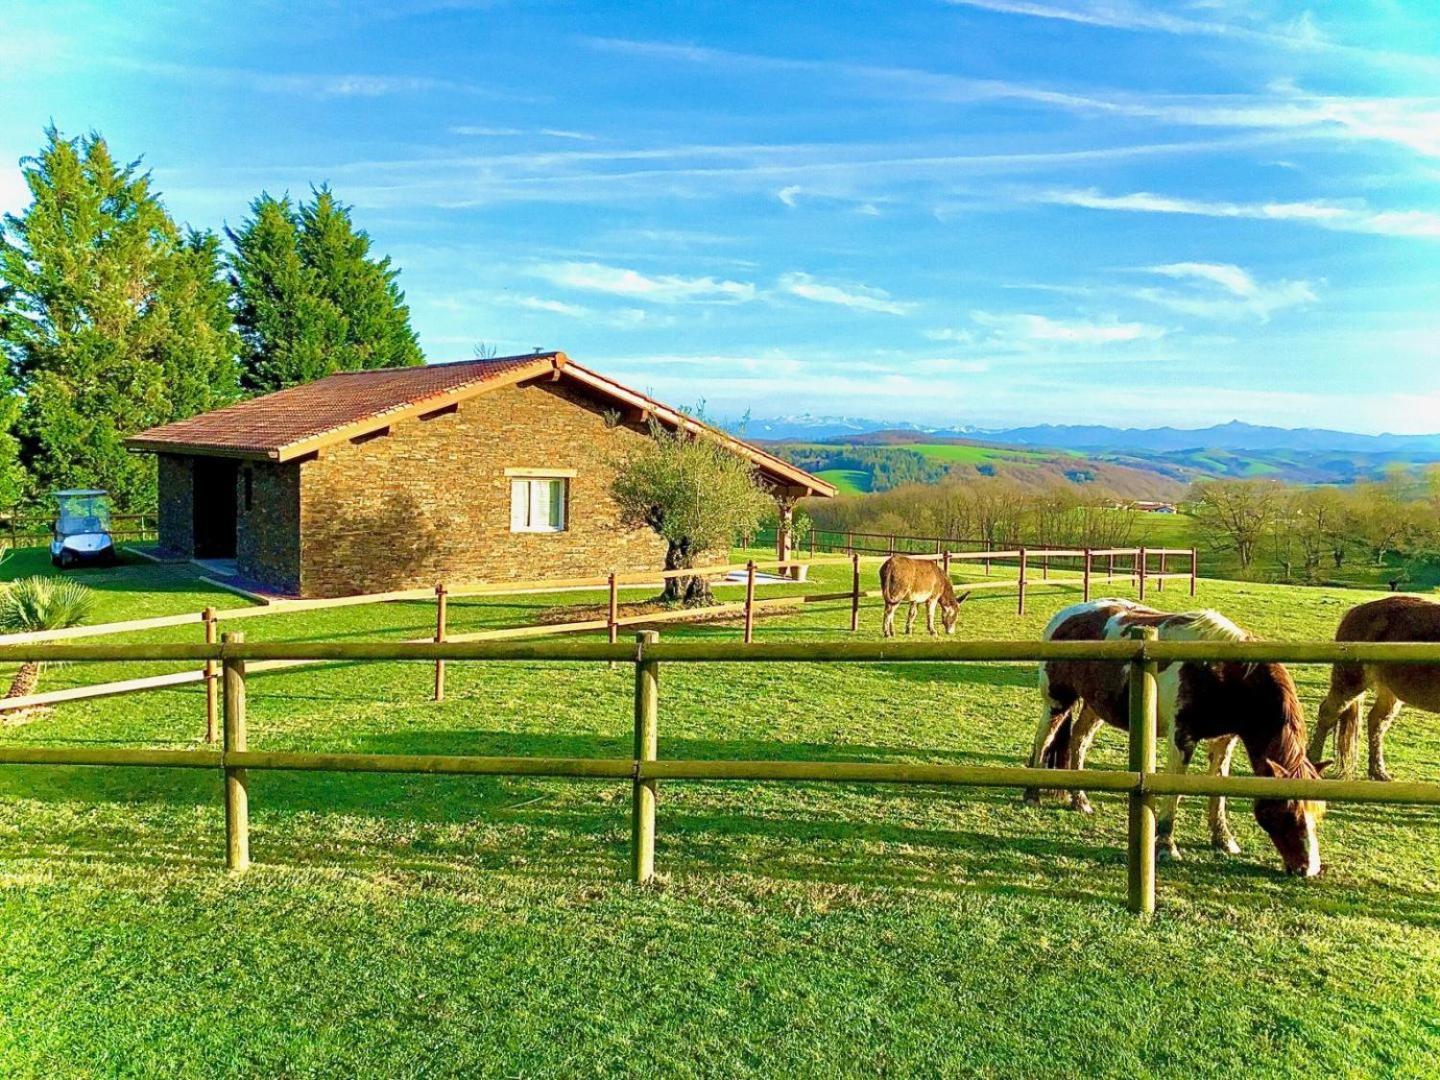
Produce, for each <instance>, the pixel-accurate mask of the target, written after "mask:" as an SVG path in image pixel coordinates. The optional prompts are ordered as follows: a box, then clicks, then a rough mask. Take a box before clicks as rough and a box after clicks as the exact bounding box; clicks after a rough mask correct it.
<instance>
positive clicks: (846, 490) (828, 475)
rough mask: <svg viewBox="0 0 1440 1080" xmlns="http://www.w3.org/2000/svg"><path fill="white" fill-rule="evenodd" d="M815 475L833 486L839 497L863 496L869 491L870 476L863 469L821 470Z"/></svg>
mask: <svg viewBox="0 0 1440 1080" xmlns="http://www.w3.org/2000/svg"><path fill="white" fill-rule="evenodd" d="M815 475H816V476H818V477H819V478H820V479H821V480H824V481H825V482H826V483H830V484H834V485H835V490H837V491H838V492H839V493H840V494H841V495H863V494H865V493H866V492H868V491H869V490H870V484H871V476H870V474H869V473H868V472H866V471H865V470H864V469H821V470H820V471H819V472H817V473H816V474H815Z"/></svg>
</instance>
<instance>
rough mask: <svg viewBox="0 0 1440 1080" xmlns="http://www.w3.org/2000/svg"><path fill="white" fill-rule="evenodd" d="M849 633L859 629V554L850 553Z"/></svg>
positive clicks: (855, 552) (856, 552)
mask: <svg viewBox="0 0 1440 1080" xmlns="http://www.w3.org/2000/svg"><path fill="white" fill-rule="evenodd" d="M850 580H851V585H850V632H851V633H852V634H853V633H855V632H856V631H857V630H859V629H860V553H859V552H858V551H852V552H850Z"/></svg>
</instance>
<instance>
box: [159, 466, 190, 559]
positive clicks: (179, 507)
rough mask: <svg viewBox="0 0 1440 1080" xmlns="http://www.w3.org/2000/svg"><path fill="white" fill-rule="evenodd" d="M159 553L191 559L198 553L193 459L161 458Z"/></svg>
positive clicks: (169, 556)
mask: <svg viewBox="0 0 1440 1080" xmlns="http://www.w3.org/2000/svg"><path fill="white" fill-rule="evenodd" d="M159 459H160V463H159V499H160V539H159V542H158V543H157V544H156V547H157V549H158V551H159V554H160V555H162V556H164V557H166V558H172V559H189V558H191V557H193V556H194V554H195V489H194V480H193V478H192V472H191V462H192V461H193V459H192V458H188V457H178V456H176V455H175V454H160V455H159Z"/></svg>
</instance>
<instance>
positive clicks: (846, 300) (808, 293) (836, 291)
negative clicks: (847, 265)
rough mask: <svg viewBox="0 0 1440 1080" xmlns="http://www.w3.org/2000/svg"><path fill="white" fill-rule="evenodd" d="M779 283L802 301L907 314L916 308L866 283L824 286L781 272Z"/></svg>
mask: <svg viewBox="0 0 1440 1080" xmlns="http://www.w3.org/2000/svg"><path fill="white" fill-rule="evenodd" d="M779 286H780V288H781V290H782V291H784V292H787V293H789V294H790V295H791V296H798V297H800V298H801V299H802V300H811V301H813V302H815V303H817V304H836V305H838V306H840V307H847V308H854V309H856V310H859V311H875V312H879V313H881V314H884V315H908V314H910V312H911V311H913V310H915V307H916V305H915V304H912V303H908V302H903V301H900V300H894V299H892V298H891V296H890V294H889V293H887V292H886V291H885V290H884V289H872V288H870V287H869V286H866V285H845V286H840V285H826V284H824V283H822V282H819V281H816V280H815V279H814V278H813V277H811V276H810V275H809V274H802V273H791V274H783V275H781V277H780V281H779Z"/></svg>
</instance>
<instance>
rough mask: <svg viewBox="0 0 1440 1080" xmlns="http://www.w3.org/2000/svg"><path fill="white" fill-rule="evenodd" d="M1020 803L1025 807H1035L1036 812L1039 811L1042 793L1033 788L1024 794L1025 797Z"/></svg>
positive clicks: (1022, 797)
mask: <svg viewBox="0 0 1440 1080" xmlns="http://www.w3.org/2000/svg"><path fill="white" fill-rule="evenodd" d="M1020 801H1021V803H1023V804H1024V805H1025V806H1032V807H1034V808H1035V809H1036V810H1039V809H1040V792H1038V791H1036V790H1034V789H1033V788H1032V789H1029V790H1027V791H1026V792H1025V794H1024V795H1023V796H1021V799H1020Z"/></svg>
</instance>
